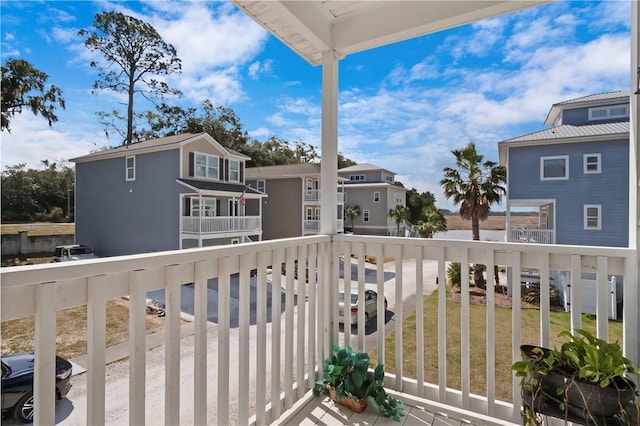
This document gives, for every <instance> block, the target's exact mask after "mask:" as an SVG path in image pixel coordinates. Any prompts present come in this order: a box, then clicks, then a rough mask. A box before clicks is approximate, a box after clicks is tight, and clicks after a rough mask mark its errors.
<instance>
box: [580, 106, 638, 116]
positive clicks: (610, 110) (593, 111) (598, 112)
mask: <svg viewBox="0 0 640 426" xmlns="http://www.w3.org/2000/svg"><path fill="white" fill-rule="evenodd" d="M628 116H629V106H628V105H611V106H606V107H595V108H589V120H606V119H608V118H622V117H628Z"/></svg>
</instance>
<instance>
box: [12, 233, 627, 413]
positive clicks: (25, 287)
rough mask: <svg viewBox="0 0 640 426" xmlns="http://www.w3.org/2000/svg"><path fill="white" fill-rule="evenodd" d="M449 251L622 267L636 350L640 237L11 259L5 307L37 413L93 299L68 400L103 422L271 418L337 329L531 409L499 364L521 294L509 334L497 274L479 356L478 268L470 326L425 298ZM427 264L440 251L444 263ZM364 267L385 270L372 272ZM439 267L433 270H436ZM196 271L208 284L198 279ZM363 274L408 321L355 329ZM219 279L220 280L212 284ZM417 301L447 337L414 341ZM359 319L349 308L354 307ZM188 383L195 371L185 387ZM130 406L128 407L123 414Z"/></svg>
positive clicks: (601, 290) (474, 406)
mask: <svg viewBox="0 0 640 426" xmlns="http://www.w3.org/2000/svg"><path fill="white" fill-rule="evenodd" d="M365 255H368V256H375V257H376V258H377V259H384V258H387V259H389V258H392V259H393V260H392V261H391V262H390V263H387V264H383V262H378V263H377V265H365ZM344 259H348V260H349V259H353V260H352V262H353V264H352V265H351V266H352V267H345V268H341V267H340V263H341V262H344ZM407 262H408V263H409V264H411V263H413V264H414V265H424V267H414V268H413V270H414V271H415V272H412V273H411V274H410V275H408V273H405V272H404V271H405V265H406V264H407ZM448 262H461V263H462V264H469V263H482V264H484V265H486V266H487V270H489V271H491V270H493V265H504V266H508V267H510V268H509V270H510V271H521V270H522V269H523V268H533V269H537V270H539V271H540V277H541V282H540V288H541V294H549V289H550V283H549V279H548V277H549V270H550V269H560V270H567V271H571V275H572V276H580V273H581V272H584V271H588V272H592V273H595V274H596V276H597V281H598V282H602V283H606V282H607V276H608V275H609V274H616V275H622V276H624V296H623V297H624V300H625V306H624V314H623V324H622V327H623V336H624V337H623V342H622V343H623V348H624V351H625V354H626V356H627V357H629V358H630V359H631V360H632V361H634V362H635V363H637V362H638V333H637V324H638V303H637V300H638V286H637V283H636V277H635V275H634V271H635V267H636V265H635V262H636V257H635V251H634V250H631V249H625V248H606V247H584V246H560V245H539V244H529V243H528V244H517V243H494V242H479V241H453V240H433V239H414V238H395V237H393V238H392V237H367V236H355V235H354V236H350V235H337V236H334V237H331V236H326V235H319V236H312V237H301V238H292V239H284V240H274V241H263V242H257V243H247V244H242V245H232V246H218V247H210V248H199V249H188V250H181V251H172V252H163V253H149V254H142V255H135V256H124V257H114V258H105V259H97V260H88V261H79V262H65V263H58V264H46V265H32V266H23V267H12V268H2V270H1V271H0V279H1V294H0V299H1V303H2V305H1V308H2V309H1V319H2V321H7V320H11V319H16V318H22V317H29V316H34V317H35V336H36V340H35V354H36V378H35V400H36V412H35V423H36V424H54V423H55V420H56V419H55V412H54V409H55V405H54V404H55V402H54V398H53V397H52V395H53V394H54V392H55V390H54V376H55V374H54V363H53V362H52V360H53V359H54V355H55V353H56V334H57V333H56V312H57V311H59V310H62V309H65V308H69V307H73V306H85V305H86V306H87V318H88V321H87V324H88V326H87V328H88V329H87V341H88V345H87V350H88V353H87V360H88V371H87V374H86V391H83V392H82V393H79V394H77V395H75V396H72V397H73V399H72V402H73V407H74V409H73V410H72V412H71V413H67V415H68V417H67V418H65V421H66V422H71V423H74V424H77V423H85V424H104V423H105V411H106V410H108V412H109V416H110V417H109V420H110V421H113V422H115V423H127V422H129V423H130V424H136V425H138V424H145V423H149V424H161V423H164V424H215V423H237V424H247V423H250V424H253V423H255V424H265V423H269V422H271V421H273V420H274V419H277V418H278V417H279V416H280V415H281V414H282V413H283V412H284V410H286V409H288V408H290V407H292V405H293V404H294V403H295V402H296V401H297V400H299V399H301V398H302V397H303V396H305V395H306V394H307V392H308V391H309V389H310V388H311V387H312V386H313V382H314V378H315V375H316V371H317V370H318V368H319V366H321V364H322V360H323V359H324V358H325V357H326V356H327V355H328V354H329V350H330V346H331V344H332V343H340V344H348V345H351V346H352V347H355V348H358V349H365V344H366V345H370V344H371V342H370V340H371V339H373V346H374V347H375V348H376V349H377V359H378V360H385V359H387V355H391V354H392V355H393V357H394V359H395V360H402V359H405V357H411V358H414V359H416V362H415V364H416V371H415V372H412V373H411V374H408V373H405V371H404V370H403V365H402V363H400V362H398V363H396V364H395V367H393V368H391V367H389V368H387V373H388V375H387V380H386V382H387V386H389V387H390V388H392V389H396V390H401V391H403V392H405V393H409V394H411V395H415V396H417V397H424V398H429V399H431V400H433V401H436V402H440V403H445V404H449V405H453V406H456V407H460V408H465V409H467V410H471V411H475V412H477V413H482V414H486V415H489V416H492V417H496V418H500V419H503V420H508V421H514V422H520V420H521V418H520V408H519V406H520V390H519V388H518V382H517V380H516V379H515V377H513V374H512V373H511V372H508V371H507V372H505V371H496V368H495V359H496V355H497V354H504V353H507V354H511V355H510V357H508V358H510V360H516V359H519V357H520V354H519V345H520V344H521V343H523V342H522V337H521V336H522V334H521V333H522V331H521V330H522V318H523V315H522V312H521V309H520V305H519V304H515V306H514V307H513V308H512V309H511V310H510V312H509V315H510V318H511V324H510V327H511V329H512V335H511V337H510V339H509V340H508V343H507V344H506V346H504V347H502V346H498V344H497V343H496V342H497V340H498V339H496V330H495V329H496V324H495V318H496V310H497V308H496V306H495V293H494V290H493V286H488V290H487V294H486V305H485V306H484V307H483V308H482V311H481V312H482V315H483V316H484V318H485V322H486V331H485V333H484V334H485V335H484V340H483V341H484V342H486V343H485V344H484V347H483V348H481V349H482V353H483V354H486V357H483V358H480V359H484V360H486V361H480V362H484V365H478V361H477V358H476V360H475V361H474V364H473V365H472V364H471V359H472V358H471V355H470V354H471V353H472V351H475V350H476V349H477V348H473V347H471V343H470V341H471V336H470V312H471V304H470V298H469V286H470V284H469V276H468V275H467V274H462V279H461V290H462V291H461V298H460V303H459V304H458V305H457V306H459V308H458V309H459V313H458V314H457V315H456V318H457V320H459V322H460V326H459V329H457V328H456V329H447V326H446V324H447V323H448V321H447V318H448V316H451V314H450V312H449V309H450V308H448V297H447V295H448V292H447V291H439V292H437V308H436V309H435V310H434V311H431V312H427V311H426V310H425V309H424V305H423V297H422V296H423V295H424V294H425V288H426V286H427V285H428V284H429V283H431V282H433V281H435V280H433V279H434V278H435V277H437V280H438V282H440V283H445V282H446V269H447V264H448ZM296 265H297V267H296ZM301 265H307V266H306V268H307V272H306V274H304V273H302V271H301V270H300V269H301V268H304V267H303V266H301ZM427 265H431V266H430V268H431V269H429V268H428V267H427ZM365 268H367V269H368V270H369V271H370V270H371V269H374V271H370V272H373V273H365ZM431 270H432V271H433V275H434V277H431V276H430V273H429V272H425V271H431ZM289 271H291V272H290V273H287V272H289ZM293 271H297V274H295V273H293ZM339 271H343V272H342V273H343V274H344V275H343V276H344V279H343V280H340V279H339V277H340V275H339V274H340V272H339ZM513 274H514V276H513V277H512V280H513V281H514V282H520V279H519V278H520V277H519V276H518V275H519V273H517V272H516V273H513ZM295 276H298V277H303V276H306V277H308V278H307V280H306V281H307V282H304V281H298V280H296V279H295ZM409 278H411V279H412V280H415V283H416V286H415V293H416V295H418V297H415V298H411V297H410V296H411V294H408V292H407V290H406V288H407V287H406V286H404V285H403V280H408V279H409ZM212 279H216V280H217V285H216V286H208V282H209V280H212ZM427 280H428V281H427ZM432 280H433V281H432ZM188 283H195V285H184V284H188ZM572 284H573V285H572V286H571V296H572V297H571V300H572V301H574V303H573V304H572V306H571V308H572V311H571V313H570V317H571V326H572V327H574V328H577V327H580V326H581V321H582V316H581V314H580V312H581V309H580V303H581V302H580V301H581V300H582V298H581V297H579V295H580V292H581V291H582V284H581V282H580V280H577V281H575V282H573V283H572ZM352 286H353V287H356V288H358V290H359V292H360V294H363V292H364V289H365V286H366V287H367V288H375V289H377V291H378V293H380V294H382V293H384V294H385V295H393V296H394V297H393V300H395V301H397V302H396V303H390V304H389V310H390V311H391V312H393V316H394V318H395V321H389V322H388V323H386V322H385V316H383V315H379V316H378V318H377V320H376V326H375V327H374V329H375V330H377V331H374V332H372V331H371V328H370V327H369V328H368V329H366V330H365V328H364V326H363V321H359V325H358V327H357V330H356V331H355V333H356V334H354V335H353V336H352V335H351V334H350V333H346V334H341V331H340V330H341V328H340V327H339V325H338V321H337V310H338V309H337V307H338V305H337V295H338V292H339V290H346V291H349V288H350V287H352ZM441 288H442V289H443V290H444V287H441ZM607 288H608V287H607V286H606V285H602V286H598V290H597V295H596V298H597V302H596V304H597V312H598V313H599V314H598V315H597V326H596V328H597V334H598V335H599V336H600V337H602V338H605V339H606V338H607V337H608V322H607V304H608V297H607V296H608V294H607ZM157 289H164V291H165V298H166V317H165V340H164V355H162V354H161V356H154V357H153V361H147V357H148V356H149V357H151V355H147V351H146V343H145V342H146V329H145V315H146V306H145V296H146V293H147V292H148V291H151V290H157ZM214 289H215V290H214ZM512 290H513V297H514V300H519V298H520V286H519V285H515V286H513V289H512ZM186 291H189V292H191V293H189V294H191V295H192V297H193V300H194V302H193V306H192V307H191V308H189V307H187V308H185V306H184V304H183V303H182V302H183V299H184V293H183V292H186ZM212 291H217V292H218V293H217V295H216V297H212V298H209V297H208V296H210V292H212ZM120 296H130V304H129V310H130V312H129V318H130V319H129V324H130V327H129V360H128V365H129V368H128V373H127V370H126V369H123V368H119V369H118V370H117V373H116V372H113V371H112V370H111V366H106V367H105V328H106V312H105V304H106V301H107V300H109V299H112V298H116V297H120ZM363 299H364V298H363V297H361V298H359V300H363ZM210 300H213V302H211V301H210ZM401 301H402V303H401ZM378 302H379V303H378V311H379V312H383V306H382V303H383V299H382V298H378ZM390 302H391V300H390ZM208 303H209V305H208ZM181 306H182V309H191V311H192V312H191V313H192V314H193V317H194V332H193V334H194V336H193V338H187V339H181V337H180V309H181ZM474 308H475V307H474ZM407 309H409V310H411V311H414V310H415V312H416V330H423V326H424V324H425V321H427V320H430V319H433V318H434V317H437V323H438V324H439V325H440V326H439V327H438V328H437V337H436V338H435V340H436V341H437V344H435V345H430V346H429V347H428V348H426V342H425V336H424V333H423V332H416V333H415V336H413V337H412V338H413V339H415V345H414V346H412V347H414V348H415V349H412V350H411V351H412V353H404V352H405V350H404V349H403V346H402V344H401V342H402V339H403V333H404V331H403V327H402V324H403V321H401V320H400V319H402V318H404V317H405V312H403V311H406V310H407ZM474 311H475V309H474ZM359 312H363V309H360V310H359ZM600 313H602V314H601V315H600ZM347 321H350V318H349V317H348V316H347ZM504 325H506V324H504ZM539 325H540V341H539V342H528V343H540V344H543V345H548V344H549V342H550V330H551V321H550V302H549V299H548V298H544V297H543V298H542V301H541V304H540V312H539ZM349 326H350V324H346V325H345V329H346V330H349V329H350V328H349ZM386 333H394V335H395V344H394V345H392V346H387V345H386V344H385V334H386ZM411 334H412V335H413V333H411ZM341 336H342V337H341ZM452 336H455V338H456V339H459V342H460V343H459V345H454V346H456V347H454V350H455V351H457V352H459V354H460V356H459V359H460V361H459V364H460V366H459V367H460V373H459V374H457V375H456V377H451V378H452V379H455V378H459V383H460V384H459V386H456V388H455V389H454V388H452V387H450V386H448V383H449V382H450V380H449V378H448V373H447V371H448V364H447V362H449V363H451V361H447V360H448V359H449V354H450V351H451V347H447V341H449V340H450V339H451V338H452ZM365 337H366V339H365ZM431 348H433V349H434V352H433V354H434V355H432V357H431V358H429V359H426V356H425V350H426V349H431ZM366 349H368V348H366ZM387 352H389V353H388V354H387ZM374 361H375V360H374ZM114 368H115V367H114ZM429 369H432V370H433V369H436V370H437V372H436V374H435V377H437V379H435V381H433V382H431V383H429V382H427V380H425V377H426V376H427V371H428V370H429ZM157 370H160V371H159V372H158V371H157ZM478 372H485V373H486V377H487V380H486V386H485V387H484V388H485V389H484V391H483V392H475V391H474V392H472V391H471V377H472V374H478ZM114 374H124V375H127V374H128V380H126V382H128V383H129V397H128V400H127V399H126V398H124V399H123V398H105V395H112V394H113V393H114V392H121V391H122V390H121V389H118V388H117V387H116V388H114V387H113V386H114V385H113V384H112V382H114V379H113V375H114ZM499 374H507V375H508V376H509V377H511V379H512V381H511V383H512V385H511V386H510V388H511V398H507V399H511V400H512V401H513V402H514V403H513V404H512V403H511V402H509V401H501V400H499V399H498V398H497V397H496V379H495V378H496V377H497V376H498V375H499ZM107 377H110V379H109V380H107ZM149 380H154V381H157V380H163V387H164V394H163V395H162V392H161V395H158V394H157V393H158V392H152V391H148V390H147V389H148V385H149V383H148V381H149ZM181 383H182V384H183V385H182V386H181ZM184 383H193V384H192V385H189V386H188V387H185V385H184ZM116 385H117V383H116ZM74 387H75V386H74ZM73 389H74V388H72V392H73ZM112 404H122V405H123V406H117V407H113V406H111V405H112ZM158 407H162V408H163V409H160V410H159V409H158ZM254 407H255V408H254ZM118 415H120V416H125V417H120V418H118V417H117V416H118ZM74 416H81V417H79V418H74ZM114 416H115V417H116V419H115V420H114Z"/></svg>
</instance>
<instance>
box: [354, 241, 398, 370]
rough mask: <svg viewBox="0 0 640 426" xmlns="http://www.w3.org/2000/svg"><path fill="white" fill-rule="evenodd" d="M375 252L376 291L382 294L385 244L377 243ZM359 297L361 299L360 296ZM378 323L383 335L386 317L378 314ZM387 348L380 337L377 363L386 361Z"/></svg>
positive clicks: (379, 330)
mask: <svg viewBox="0 0 640 426" xmlns="http://www.w3.org/2000/svg"><path fill="white" fill-rule="evenodd" d="M374 247H375V253H376V272H377V277H376V278H377V280H376V281H377V288H376V291H377V293H378V294H380V295H384V245H383V244H375V245H374ZM358 299H361V298H360V297H359V298H358ZM379 306H380V304H378V307H379ZM358 310H360V308H359V307H358ZM376 323H377V328H376V329H377V330H378V333H380V334H379V336H381V337H382V336H383V335H384V333H383V330H384V318H383V317H382V315H378V316H377V317H376ZM384 354H385V349H384V338H379V339H378V362H377V364H384V363H385V356H384ZM397 361H398V362H402V360H401V359H400V360H397Z"/></svg>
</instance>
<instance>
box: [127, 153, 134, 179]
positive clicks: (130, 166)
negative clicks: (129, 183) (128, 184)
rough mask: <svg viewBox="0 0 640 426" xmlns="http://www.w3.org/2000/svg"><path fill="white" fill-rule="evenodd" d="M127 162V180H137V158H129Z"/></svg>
mask: <svg viewBox="0 0 640 426" xmlns="http://www.w3.org/2000/svg"><path fill="white" fill-rule="evenodd" d="M126 162H127V166H126V169H127V171H126V179H127V180H136V157H127V159H126Z"/></svg>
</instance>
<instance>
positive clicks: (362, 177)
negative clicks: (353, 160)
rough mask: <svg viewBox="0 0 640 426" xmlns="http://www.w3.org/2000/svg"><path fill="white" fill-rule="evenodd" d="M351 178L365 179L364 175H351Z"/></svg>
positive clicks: (356, 179) (354, 179) (355, 179)
mask: <svg viewBox="0 0 640 426" xmlns="http://www.w3.org/2000/svg"><path fill="white" fill-rule="evenodd" d="M349 180H353V181H360V180H364V175H349Z"/></svg>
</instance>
